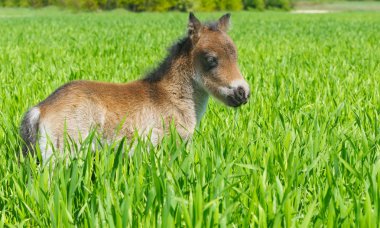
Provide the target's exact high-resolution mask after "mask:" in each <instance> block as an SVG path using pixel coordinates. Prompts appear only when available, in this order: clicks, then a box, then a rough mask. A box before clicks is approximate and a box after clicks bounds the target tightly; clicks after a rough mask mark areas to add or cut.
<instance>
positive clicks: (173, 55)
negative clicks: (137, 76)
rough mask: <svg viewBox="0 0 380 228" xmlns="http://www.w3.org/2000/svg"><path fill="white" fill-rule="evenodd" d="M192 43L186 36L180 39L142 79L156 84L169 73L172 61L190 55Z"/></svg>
mask: <svg viewBox="0 0 380 228" xmlns="http://www.w3.org/2000/svg"><path fill="white" fill-rule="evenodd" d="M191 46H192V43H191V40H190V38H189V37H188V36H187V37H185V38H182V39H180V40H179V41H178V42H177V43H175V44H174V45H173V46H171V47H170V48H169V49H168V52H169V54H168V56H167V57H166V58H165V59H164V60H163V61H162V62H161V63H160V65H158V67H157V68H155V69H154V70H153V71H151V72H150V73H148V74H147V75H146V76H145V77H144V79H143V80H144V81H146V82H158V81H160V80H161V79H162V78H163V77H164V76H165V75H166V74H167V73H168V71H169V69H170V67H171V65H172V64H173V61H174V60H175V59H177V58H178V57H180V56H182V55H187V54H189V53H190V49H191Z"/></svg>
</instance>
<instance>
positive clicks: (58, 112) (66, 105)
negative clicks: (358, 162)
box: [29, 80, 160, 156]
mask: <svg viewBox="0 0 380 228" xmlns="http://www.w3.org/2000/svg"><path fill="white" fill-rule="evenodd" d="M152 87H154V85H152V84H149V83H146V82H144V81H142V80H139V81H134V82H131V83H127V84H116V83H104V82H93V81H74V82H71V83H68V84H66V85H64V86H62V87H60V88H59V89H57V90H56V91H55V92H54V93H53V94H51V95H50V96H49V97H48V98H46V99H45V100H44V101H42V102H41V103H40V104H38V105H37V106H35V107H34V108H32V109H31V110H30V111H29V112H32V113H31V114H32V115H39V127H38V128H39V130H40V140H39V144H40V147H41V150H43V151H46V150H48V149H47V147H48V144H49V143H52V144H53V145H54V146H55V147H56V148H57V149H61V147H62V145H63V140H64V135H63V134H67V135H70V137H71V138H72V139H73V140H74V141H78V140H79V138H85V137H86V136H87V135H88V134H89V132H90V131H91V130H97V131H98V132H99V133H100V134H101V135H102V137H103V138H104V139H106V140H112V139H115V138H117V137H118V135H122V136H126V137H131V136H132V135H133V133H134V131H135V130H136V129H137V128H138V129H142V131H144V129H148V128H149V127H151V126H148V125H149V124H151V122H152V121H154V120H156V119H157V118H159V117H158V115H159V112H160V110H159V108H158V104H159V103H160V102H158V101H157V97H155V96H154V94H152V92H151V91H153V90H154V91H157V88H152ZM142 104H143V105H142ZM147 119H149V120H150V123H149V122H147V121H146V120H147ZM121 123H124V124H123V125H122V126H121V128H120V129H116V127H115V126H118V125H119V124H121ZM62 129H65V132H63V131H62ZM116 130H117V131H118V132H117V135H116ZM47 136H49V138H47ZM48 155H49V156H50V155H51V151H50V152H48Z"/></svg>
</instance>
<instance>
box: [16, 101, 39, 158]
mask: <svg viewBox="0 0 380 228" xmlns="http://www.w3.org/2000/svg"><path fill="white" fill-rule="evenodd" d="M39 122H40V109H39V108H38V107H33V108H31V109H29V111H28V112H27V113H25V116H24V118H23V120H22V123H21V127H20V134H21V137H22V139H23V140H24V142H25V144H24V146H23V148H22V153H23V155H24V156H25V155H27V154H28V153H29V152H32V153H33V151H34V147H35V145H36V141H37V132H38V125H39Z"/></svg>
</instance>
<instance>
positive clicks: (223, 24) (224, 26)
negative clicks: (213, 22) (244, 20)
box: [218, 13, 231, 32]
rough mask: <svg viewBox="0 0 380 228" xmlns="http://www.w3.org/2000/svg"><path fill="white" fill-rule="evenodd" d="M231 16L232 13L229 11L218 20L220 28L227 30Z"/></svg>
mask: <svg viewBox="0 0 380 228" xmlns="http://www.w3.org/2000/svg"><path fill="white" fill-rule="evenodd" d="M230 17H231V14H229V13H227V14H224V15H223V16H222V17H221V18H219V20H218V29H220V30H222V31H224V32H227V31H228V29H229V28H230Z"/></svg>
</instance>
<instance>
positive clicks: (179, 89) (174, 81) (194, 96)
mask: <svg viewBox="0 0 380 228" xmlns="http://www.w3.org/2000/svg"><path fill="white" fill-rule="evenodd" d="M194 78H195V71H194V68H193V64H192V61H191V59H190V58H189V57H187V56H183V57H181V58H178V59H176V60H174V61H173V62H172V65H171V67H170V70H169V72H168V74H167V75H166V76H165V77H164V78H163V80H162V81H161V82H160V83H161V84H162V88H165V89H166V91H167V93H168V96H169V99H170V100H171V102H172V103H173V104H174V105H175V106H176V107H177V108H178V109H179V110H181V111H182V112H183V113H182V114H183V115H194V114H195V118H196V122H197V124H199V122H200V120H201V119H202V117H203V114H204V113H205V111H206V108H207V103H208V98H209V95H208V93H207V92H206V91H205V90H204V89H203V88H202V87H201V86H200V85H199V84H198V83H197V82H196V81H195V80H194Z"/></svg>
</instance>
